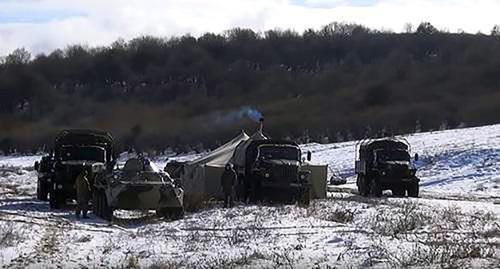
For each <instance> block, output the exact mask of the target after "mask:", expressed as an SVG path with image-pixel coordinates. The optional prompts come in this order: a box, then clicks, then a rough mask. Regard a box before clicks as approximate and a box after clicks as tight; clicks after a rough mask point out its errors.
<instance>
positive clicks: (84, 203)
mask: <svg viewBox="0 0 500 269" xmlns="http://www.w3.org/2000/svg"><path fill="white" fill-rule="evenodd" d="M87 174H88V173H87V170H85V169H83V170H82V172H81V173H80V174H79V175H78V177H76V181H75V187H76V202H77V205H76V211H75V214H76V217H77V218H79V217H80V213H82V215H83V218H85V219H86V218H87V211H88V206H89V199H90V183H89V180H88V178H87Z"/></svg>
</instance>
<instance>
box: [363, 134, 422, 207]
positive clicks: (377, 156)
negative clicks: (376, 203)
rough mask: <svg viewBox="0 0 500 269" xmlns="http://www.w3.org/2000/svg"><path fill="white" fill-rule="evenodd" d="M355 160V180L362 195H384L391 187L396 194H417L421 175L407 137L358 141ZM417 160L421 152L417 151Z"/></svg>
mask: <svg viewBox="0 0 500 269" xmlns="http://www.w3.org/2000/svg"><path fill="white" fill-rule="evenodd" d="M357 147H358V148H359V149H358V152H359V155H358V156H359V159H357V160H355V172H356V174H357V180H356V184H357V187H358V192H359V194H361V195H363V196H369V195H370V196H375V197H379V196H381V195H382V191H383V190H387V189H389V190H391V191H392V193H393V195H394V196H405V194H407V195H408V196H410V197H418V194H419V181H420V180H419V178H418V177H417V176H416V173H417V169H416V168H415V167H414V166H413V164H412V160H411V157H410V144H409V143H408V142H407V141H406V140H404V139H397V138H383V139H368V140H363V141H361V142H360V143H358V145H357ZM414 160H415V161H418V155H417V154H415V157H414Z"/></svg>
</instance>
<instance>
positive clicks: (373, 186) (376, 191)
mask: <svg viewBox="0 0 500 269" xmlns="http://www.w3.org/2000/svg"><path fill="white" fill-rule="evenodd" d="M370 195H371V196H373V197H381V196H382V188H381V187H380V184H379V183H378V182H377V180H376V179H374V178H372V179H371V180H370Z"/></svg>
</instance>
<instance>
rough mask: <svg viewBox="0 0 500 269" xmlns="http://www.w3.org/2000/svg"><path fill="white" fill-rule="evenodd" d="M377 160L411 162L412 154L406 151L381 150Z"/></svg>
mask: <svg viewBox="0 0 500 269" xmlns="http://www.w3.org/2000/svg"><path fill="white" fill-rule="evenodd" d="M377 160H379V161H381V162H387V161H410V154H408V152H407V151H404V150H381V151H378V152H377Z"/></svg>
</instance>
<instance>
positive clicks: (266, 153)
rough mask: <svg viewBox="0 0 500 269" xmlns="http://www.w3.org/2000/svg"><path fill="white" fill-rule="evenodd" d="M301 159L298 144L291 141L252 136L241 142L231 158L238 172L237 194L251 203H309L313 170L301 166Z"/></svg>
mask: <svg viewBox="0 0 500 269" xmlns="http://www.w3.org/2000/svg"><path fill="white" fill-rule="evenodd" d="M254 137H255V136H254ZM308 156H310V155H309V154H308ZM301 158H302V155H301V150H300V148H299V146H298V145H297V144H296V143H294V142H291V141H285V140H271V139H258V140H257V139H252V138H250V139H249V140H247V141H243V142H241V143H240V145H238V146H237V147H236V150H235V151H234V154H233V157H232V159H231V161H230V162H231V163H232V164H233V166H234V168H235V171H236V173H237V175H238V183H237V187H236V189H237V192H238V195H237V196H238V197H239V198H240V199H241V200H244V201H246V200H247V199H249V200H250V202H255V201H259V200H268V201H284V202H296V201H298V202H299V203H301V204H305V205H307V204H309V202H310V199H311V184H310V183H309V179H308V177H309V175H310V173H311V172H310V171H307V170H302V169H301V165H302V159H301ZM309 158H310V157H309Z"/></svg>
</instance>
